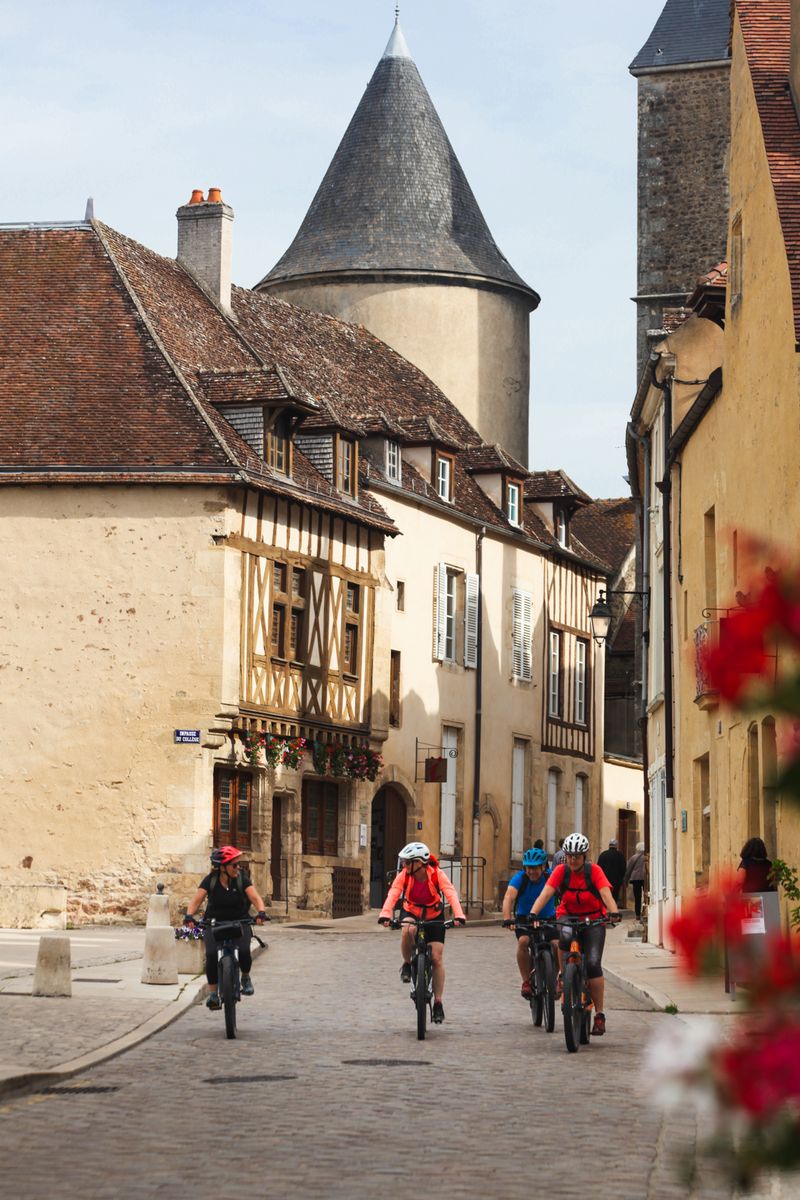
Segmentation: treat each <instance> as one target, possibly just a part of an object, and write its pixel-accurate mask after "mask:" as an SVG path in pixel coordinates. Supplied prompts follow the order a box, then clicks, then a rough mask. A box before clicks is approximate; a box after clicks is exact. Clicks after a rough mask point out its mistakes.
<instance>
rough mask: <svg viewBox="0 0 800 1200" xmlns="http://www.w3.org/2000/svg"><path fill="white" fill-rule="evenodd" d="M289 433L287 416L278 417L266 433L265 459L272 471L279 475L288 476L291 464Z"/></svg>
mask: <svg viewBox="0 0 800 1200" xmlns="http://www.w3.org/2000/svg"><path fill="white" fill-rule="evenodd" d="M289 431H290V422H289V418H288V417H287V416H279V417H277V418H276V419H275V422H274V424H273V426H272V428H271V429H270V430H269V432H268V433H267V447H266V450H267V453H266V459H267V462H268V463H269V465H270V466H271V467H272V469H273V471H278V472H279V473H280V474H281V475H288V474H289V467H290V463H291V442H290V440H289Z"/></svg>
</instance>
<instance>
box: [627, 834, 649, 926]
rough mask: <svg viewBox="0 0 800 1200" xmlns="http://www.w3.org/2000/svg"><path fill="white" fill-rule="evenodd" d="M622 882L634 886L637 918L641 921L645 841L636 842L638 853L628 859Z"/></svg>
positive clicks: (634, 904) (634, 903)
mask: <svg viewBox="0 0 800 1200" xmlns="http://www.w3.org/2000/svg"><path fill="white" fill-rule="evenodd" d="M622 884H623V887H627V886H628V884H630V885H631V887H632V888H633V906H634V911H635V913H636V920H637V921H641V919H642V892H643V891H644V842H637V843H636V853H635V854H632V855H631V856H630V858H629V859H628V865H627V867H626V868H625V877H624V879H623V880H622Z"/></svg>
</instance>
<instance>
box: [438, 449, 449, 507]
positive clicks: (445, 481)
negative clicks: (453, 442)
mask: <svg viewBox="0 0 800 1200" xmlns="http://www.w3.org/2000/svg"><path fill="white" fill-rule="evenodd" d="M435 464H436V470H435V473H434V478H435V479H436V495H437V496H438V497H439V499H440V500H444V501H446V503H447V504H452V503H453V459H452V458H451V457H450V455H449V454H437V455H436V459H435Z"/></svg>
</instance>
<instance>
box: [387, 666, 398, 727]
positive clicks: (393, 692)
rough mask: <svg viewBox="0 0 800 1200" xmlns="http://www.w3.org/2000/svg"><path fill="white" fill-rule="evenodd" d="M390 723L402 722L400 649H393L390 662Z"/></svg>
mask: <svg viewBox="0 0 800 1200" xmlns="http://www.w3.org/2000/svg"><path fill="white" fill-rule="evenodd" d="M389 724H390V725H394V726H398V725H399V724H400V651H399V650H392V657H391V660H390V663H389Z"/></svg>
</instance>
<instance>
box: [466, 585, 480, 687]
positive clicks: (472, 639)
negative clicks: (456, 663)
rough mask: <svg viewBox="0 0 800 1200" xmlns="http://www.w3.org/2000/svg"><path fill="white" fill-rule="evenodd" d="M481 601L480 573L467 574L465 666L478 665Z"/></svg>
mask: <svg viewBox="0 0 800 1200" xmlns="http://www.w3.org/2000/svg"><path fill="white" fill-rule="evenodd" d="M480 602H481V577H480V575H467V587H466V604H465V613H464V666H465V667H477V665H478V613H479V607H478V606H479V605H480Z"/></svg>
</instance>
